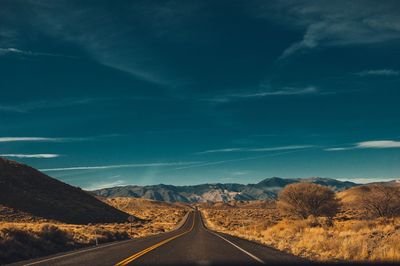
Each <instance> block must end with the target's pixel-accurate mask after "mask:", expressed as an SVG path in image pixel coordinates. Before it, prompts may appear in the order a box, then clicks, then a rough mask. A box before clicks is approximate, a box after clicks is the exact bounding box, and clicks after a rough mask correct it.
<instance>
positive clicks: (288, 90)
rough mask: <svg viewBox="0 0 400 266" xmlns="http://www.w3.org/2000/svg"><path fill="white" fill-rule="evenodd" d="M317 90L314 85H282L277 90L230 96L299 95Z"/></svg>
mask: <svg viewBox="0 0 400 266" xmlns="http://www.w3.org/2000/svg"><path fill="white" fill-rule="evenodd" d="M318 92H319V90H318V89H317V88H316V87H314V86H308V87H300V88H295V87H284V88H282V89H279V90H262V91H257V92H251V93H242V94H232V95H230V97H236V98H254V97H266V96H275V95H301V94H314V93H318Z"/></svg>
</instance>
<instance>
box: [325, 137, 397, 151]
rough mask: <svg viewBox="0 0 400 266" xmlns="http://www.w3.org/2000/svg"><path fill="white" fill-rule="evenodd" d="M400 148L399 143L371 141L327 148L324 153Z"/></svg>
mask: <svg viewBox="0 0 400 266" xmlns="http://www.w3.org/2000/svg"><path fill="white" fill-rule="evenodd" d="M390 148H400V141H394V140H372V141H363V142H358V143H355V144H353V145H351V146H348V147H336V148H327V149H325V151H347V150H355V149H390Z"/></svg>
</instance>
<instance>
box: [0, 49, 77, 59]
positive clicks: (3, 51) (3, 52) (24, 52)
mask: <svg viewBox="0 0 400 266" xmlns="http://www.w3.org/2000/svg"><path fill="white" fill-rule="evenodd" d="M10 53H11V54H20V55H26V56H54V57H66V58H76V57H75V56H71V55H64V54H54V53H42V52H32V51H27V50H21V49H18V48H13V47H8V48H0V56H2V55H6V54H10Z"/></svg>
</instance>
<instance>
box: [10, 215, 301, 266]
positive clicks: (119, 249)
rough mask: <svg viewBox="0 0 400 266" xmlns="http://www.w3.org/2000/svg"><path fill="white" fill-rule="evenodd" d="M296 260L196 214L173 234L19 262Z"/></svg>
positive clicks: (240, 262) (58, 264)
mask: <svg viewBox="0 0 400 266" xmlns="http://www.w3.org/2000/svg"><path fill="white" fill-rule="evenodd" d="M301 262H304V261H302V260H301V259H299V258H298V257H295V256H292V255H289V254H286V253H283V252H280V251H277V250H275V249H272V248H269V247H266V246H263V245H261V244H257V243H254V242H251V241H248V240H244V239H241V238H237V237H233V236H230V235H226V234H222V233H217V232H214V231H211V230H209V229H207V228H206V227H205V226H204V224H203V220H202V217H201V214H200V212H199V211H197V210H196V211H192V212H190V213H189V214H188V216H187V219H186V221H185V222H184V224H183V225H182V226H181V227H180V228H179V229H177V230H175V231H172V232H168V233H162V234H159V235H154V236H148V237H143V238H136V239H132V240H126V241H120V242H115V243H111V244H103V245H100V246H98V247H94V248H87V249H82V250H78V251H73V252H68V253H63V254H57V255H54V256H49V257H45V258H38V259H33V260H29V261H22V262H19V263H16V264H13V265H26V266H33V265H36V266H45V265H46V266H47V265H51V266H61V265H90V266H92V265H93V266H97V265H99V266H103V265H104V266H110V265H115V266H123V265H180V264H183V265H218V264H237V265H243V264H245V265H248V264H254V265H257V264H259V265H261V264H275V263H279V264H280V263H284V264H286V263H288V264H292V263H301Z"/></svg>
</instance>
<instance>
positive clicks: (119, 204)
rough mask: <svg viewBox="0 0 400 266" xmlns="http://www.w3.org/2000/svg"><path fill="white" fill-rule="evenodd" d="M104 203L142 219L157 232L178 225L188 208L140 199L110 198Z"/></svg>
mask: <svg viewBox="0 0 400 266" xmlns="http://www.w3.org/2000/svg"><path fill="white" fill-rule="evenodd" d="M105 202H106V203H107V204H109V205H111V206H113V207H115V208H117V209H120V210H122V211H124V212H126V213H129V214H131V215H133V216H135V217H138V218H140V219H143V220H145V221H147V222H148V223H149V225H151V227H152V228H154V229H158V232H164V231H169V230H171V229H173V228H175V226H176V225H177V224H178V223H179V221H180V220H181V219H182V218H183V216H184V215H185V213H186V212H187V211H188V207H186V206H184V205H177V204H171V203H166V202H159V201H153V200H148V199H140V198H123V197H120V198H111V199H106V200H105Z"/></svg>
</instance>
